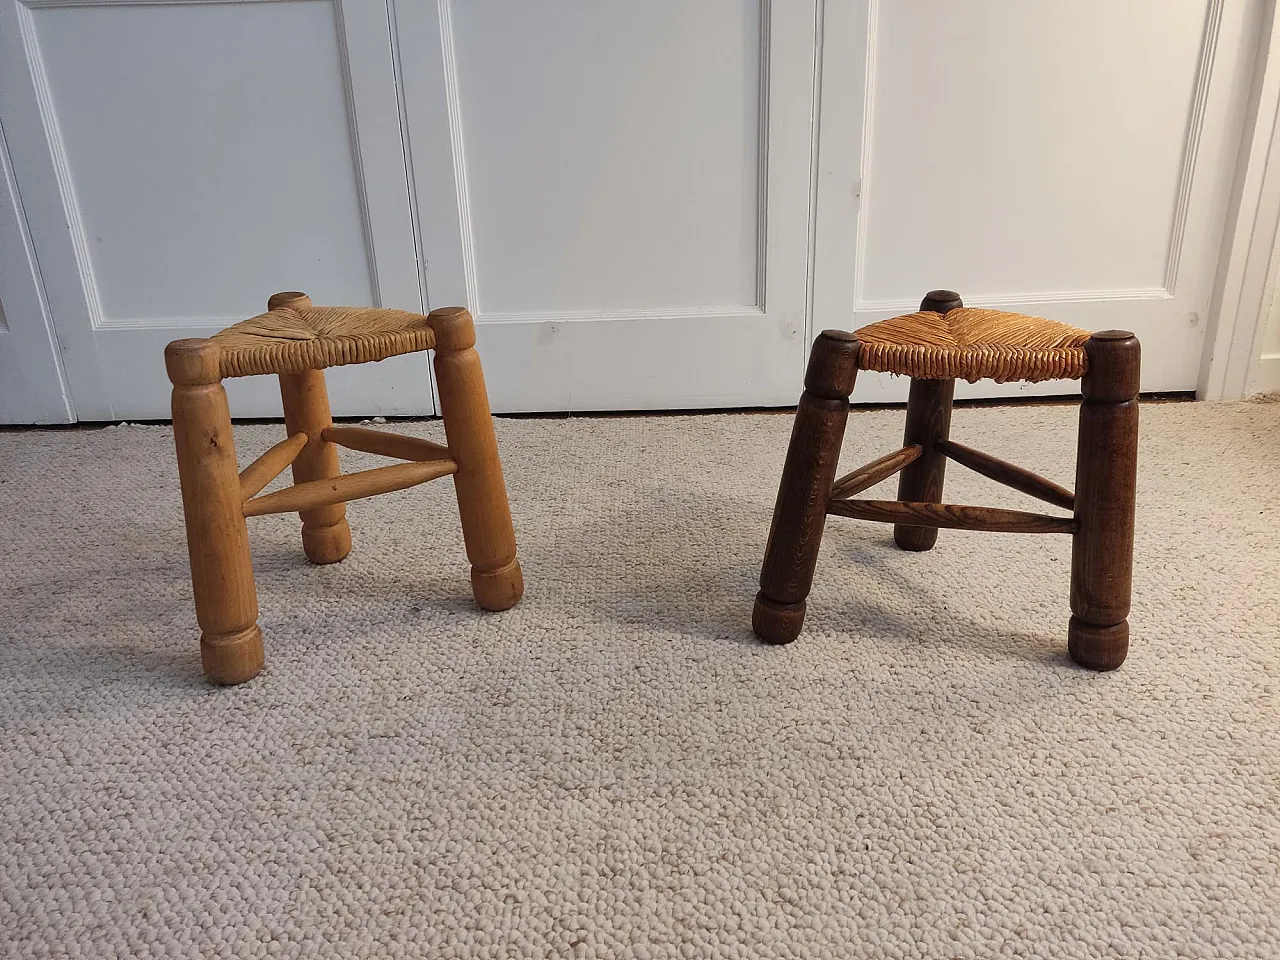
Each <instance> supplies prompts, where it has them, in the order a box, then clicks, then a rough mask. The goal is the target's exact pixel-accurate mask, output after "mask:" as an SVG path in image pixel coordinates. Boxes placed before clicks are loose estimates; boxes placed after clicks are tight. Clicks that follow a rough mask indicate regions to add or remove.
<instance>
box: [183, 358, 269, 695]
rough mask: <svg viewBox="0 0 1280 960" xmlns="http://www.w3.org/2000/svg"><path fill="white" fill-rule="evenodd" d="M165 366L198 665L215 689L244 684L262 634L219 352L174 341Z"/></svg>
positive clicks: (257, 660)
mask: <svg viewBox="0 0 1280 960" xmlns="http://www.w3.org/2000/svg"><path fill="white" fill-rule="evenodd" d="M165 361H166V365H167V366H168V368H169V377H170V379H171V380H172V381H173V385H174V386H173V437H174V444H175V446H176V448H177V455H178V478H179V481H180V482H181V484H182V510H183V515H184V517H185V519H186V526H187V552H188V554H189V556H190V558H191V586H192V592H193V593H194V595H195V605H196V620H197V621H198V622H199V624H200V628H201V631H202V633H201V636H200V659H201V661H202V663H203V665H204V672H205V675H206V676H208V678H209V679H210V680H212V681H213V682H214V683H220V684H235V683H244V681H246V680H250V679H252V678H253V677H255V676H257V675H258V672H259V671H260V670H261V669H262V664H263V650H262V630H261V629H260V628H259V627H258V593H257V589H256V587H255V586H254V582H253V561H252V559H251V558H250V555H249V532H248V529H247V528H246V526H245V519H244V513H243V510H242V508H241V500H240V474H239V469H238V467H237V464H236V450H235V440H234V438H233V436H232V432H231V411H230V410H229V409H228V407H227V394H226V391H225V390H223V388H222V383H221V381H220V379H219V378H218V351H217V347H216V346H214V345H212V344H210V342H209V341H207V340H178V341H175V342H174V343H171V344H169V347H168V348H167V349H166V350H165Z"/></svg>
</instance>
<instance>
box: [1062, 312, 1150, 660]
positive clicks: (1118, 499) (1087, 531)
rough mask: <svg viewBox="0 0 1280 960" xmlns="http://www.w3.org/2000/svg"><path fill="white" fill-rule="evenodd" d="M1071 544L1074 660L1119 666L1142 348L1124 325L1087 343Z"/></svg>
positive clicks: (1128, 579) (1128, 587) (1125, 630)
mask: <svg viewBox="0 0 1280 960" xmlns="http://www.w3.org/2000/svg"><path fill="white" fill-rule="evenodd" d="M1085 350H1086V351H1087V352H1088V354H1089V369H1088V372H1087V373H1086V374H1085V376H1084V379H1083V381H1082V382H1081V392H1082V393H1083V394H1084V400H1083V402H1082V403H1081V404H1080V439H1079V447H1078V453H1077V459H1076V510H1075V516H1076V533H1075V536H1074V537H1073V539H1072V549H1071V612H1072V614H1073V616H1072V617H1071V623H1070V626H1069V628H1068V632H1067V635H1068V642H1069V649H1070V652H1071V659H1073V660H1074V661H1075V662H1076V663H1078V664H1080V665H1081V666H1082V667H1088V668H1090V669H1092V670H1114V669H1115V668H1116V667H1118V666H1120V664H1122V663H1124V659H1125V657H1126V656H1127V655H1128V653H1129V620H1128V617H1129V605H1130V597H1131V594H1132V588H1133V528H1134V504H1135V500H1136V496H1137V483H1138V389H1139V382H1140V370H1141V356H1142V351H1141V347H1140V346H1139V344H1138V340H1137V338H1136V337H1134V335H1133V334H1131V333H1129V332H1127V331H1124V330H1104V331H1102V332H1100V333H1095V334H1094V335H1093V336H1092V337H1090V338H1089V340H1088V342H1087V343H1086V344H1085Z"/></svg>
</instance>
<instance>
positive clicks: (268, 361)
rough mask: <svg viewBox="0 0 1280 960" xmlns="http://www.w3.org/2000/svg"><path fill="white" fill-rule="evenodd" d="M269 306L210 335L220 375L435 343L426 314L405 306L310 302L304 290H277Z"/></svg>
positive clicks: (327, 363)
mask: <svg viewBox="0 0 1280 960" xmlns="http://www.w3.org/2000/svg"><path fill="white" fill-rule="evenodd" d="M267 306H268V308H269V309H268V311H267V312H266V313H260V314H258V316H256V317H250V318H249V319H248V320H242V321H241V322H240V323H237V324H235V325H234V326H230V327H227V328H226V329H225V330H222V331H220V332H219V333H215V334H214V335H213V337H211V338H210V339H212V341H213V342H214V343H215V344H217V346H218V348H219V351H220V356H219V367H220V369H221V373H222V376H223V377H252V376H260V375H264V374H273V373H285V374H289V373H302V372H303V371H306V370H322V369H324V368H325V367H340V366H343V365H344V364H350V363H371V362H373V361H375V360H385V359H387V358H388V357H396V356H399V355H400V354H402V353H417V352H419V351H422V350H430V349H431V348H432V347H434V346H435V334H434V333H433V332H432V330H431V327H430V326H428V325H427V318H426V317H424V316H422V314H418V313H410V312H408V311H406V310H384V309H381V308H377V307H314V306H311V304H310V301H309V300H307V299H306V297H305V296H304V295H302V294H276V295H275V296H274V297H272V298H271V301H270V302H269V303H268V304H267Z"/></svg>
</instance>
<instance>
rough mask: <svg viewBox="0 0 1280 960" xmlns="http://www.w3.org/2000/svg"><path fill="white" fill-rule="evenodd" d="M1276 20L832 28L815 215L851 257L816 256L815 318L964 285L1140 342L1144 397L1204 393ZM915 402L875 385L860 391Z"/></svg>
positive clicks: (1013, 12) (957, 18) (1023, 14)
mask: <svg viewBox="0 0 1280 960" xmlns="http://www.w3.org/2000/svg"><path fill="white" fill-rule="evenodd" d="M1259 11H1260V4H1258V3H1256V2H1252V0H1250V2H1247V3H1238V4H1227V3H1226V2H1225V0H1196V2H1183V3H1172V4H1171V3H1167V2H1164V0H1136V2H1130V3H1113V2H1110V0H1076V2H1072V3H1033V4H1028V3H1022V2H1019V0H972V2H966V3H963V4H946V3H938V2H936V0H893V2H885V0H870V3H869V4H868V5H867V8H866V9H865V10H864V11H863V14H862V22H855V21H854V19H853V18H852V17H847V16H844V15H841V16H837V17H833V18H829V25H830V26H831V27H832V29H837V28H842V29H843V31H844V33H843V35H840V34H836V35H835V36H834V37H832V36H829V43H828V45H827V49H826V57H825V62H826V63H827V65H828V68H829V69H828V71H827V72H828V77H827V79H828V81H830V87H828V86H826V85H824V99H823V110H824V122H823V123H824V126H823V130H824V134H823V145H824V159H823V163H822V166H823V168H824V169H827V168H831V169H832V170H835V171H838V173H837V174H833V175H832V176H831V177H830V178H829V180H828V182H827V183H826V184H825V186H824V187H823V188H820V193H819V206H820V210H821V209H822V207H823V205H824V203H825V204H827V205H828V206H829V207H830V208H831V210H835V211H839V212H840V213H841V214H842V215H843V217H844V223H843V224H840V223H835V222H831V223H828V224H827V226H826V228H825V230H824V228H823V225H822V224H821V223H820V225H819V229H820V240H819V244H820V245H821V244H822V242H823V240H822V239H821V237H823V236H826V237H828V238H834V241H833V242H834V246H835V248H836V249H837V250H839V254H838V255H836V256H834V257H833V256H832V255H830V253H829V252H828V253H827V254H825V255H824V254H820V255H819V263H820V264H828V266H826V267H820V270H819V274H818V276H817V278H816V283H817V286H818V288H819V292H818V303H819V304H820V308H819V310H818V313H819V317H818V323H819V325H832V324H831V323H830V318H831V316H832V314H833V313H834V310H833V309H831V307H832V306H836V307H838V306H840V304H841V300H840V297H839V296H838V293H839V292H840V291H841V290H842V289H843V290H847V291H848V293H849V295H850V298H849V299H847V300H844V301H843V302H844V303H845V304H850V300H851V307H852V310H851V312H852V314H853V317H852V319H853V323H854V325H855V326H856V325H861V324H865V323H869V322H873V321H876V320H879V319H883V318H885V317H888V316H892V315H894V314H897V313H902V312H906V311H910V310H914V309H915V308H916V307H917V305H918V304H919V301H920V298H921V296H922V294H923V293H924V292H925V291H927V290H928V289H930V288H936V287H950V288H953V289H956V290H958V291H959V292H960V293H961V294H962V295H963V296H964V298H965V302H966V303H967V304H969V305H972V306H993V307H1000V308H1002V309H1009V310H1015V311H1018V312H1023V313H1030V314H1039V315H1044V316H1049V317H1053V318H1055V319H1060V320H1064V321H1066V322H1069V323H1074V324H1076V325H1079V326H1082V327H1085V328H1088V329H1102V328H1108V327H1120V328H1127V329H1132V330H1134V331H1135V332H1136V333H1137V334H1138V335H1139V337H1140V338H1141V339H1142V341H1143V347H1144V376H1143V388H1144V389H1146V390H1193V389H1195V387H1196V382H1197V376H1198V370H1199V364H1200V359H1201V353H1202V350H1203V344H1204V332H1205V328H1206V325H1207V317H1208V313H1209V310H1210V302H1211V299H1212V296H1213V285H1214V280H1215V276H1216V270H1217V263H1218V255H1219V249H1220V245H1221V241H1222V235H1223V227H1224V223H1225V220H1226V214H1227V210H1228V204H1229V200H1230V192H1231V186H1232V181H1233V177H1234V174H1235V162H1236V155H1237V151H1238V148H1239V143H1240V133H1241V129H1242V123H1243V120H1244V110H1245V105H1246V103H1247V99H1248V92H1249V85H1250V83H1251V82H1252V78H1253V53H1254V49H1255V45H1256V39H1257V28H1258V14H1259ZM841 44H845V45H846V47H853V48H856V49H858V50H859V51H860V52H861V53H860V55H859V56H858V58H857V59H858V62H859V63H861V64H863V68H862V69H861V70H860V71H859V70H857V69H856V68H854V67H850V66H848V65H847V64H845V63H841V62H837V61H836V60H835V59H834V57H835V56H836V55H837V54H838V52H839V50H840V49H841ZM828 110H831V111H833V112H835V111H840V112H842V114H843V115H840V116H834V115H832V114H829V113H828ZM855 118H856V119H855ZM828 120H830V121H831V123H830V132H831V134H832V135H831V137H830V138H828V136H827V132H828ZM851 188H852V189H851ZM831 210H828V211H827V212H826V213H827V216H828V217H830V213H831ZM841 261H843V267H841V266H838V265H836V264H840V263H841ZM841 270H843V273H841ZM833 291H835V293H833ZM846 309H847V308H846ZM839 325H840V326H846V325H847V324H846V323H844V322H841V323H840V324H839ZM1076 389H1077V387H1076V385H1074V384H1072V383H1070V382H1058V383H1051V384H1039V385H1027V384H1020V385H1005V386H999V385H995V384H991V383H981V384H977V385H974V386H969V385H964V386H961V387H960V388H959V390H958V395H959V396H1009V395H1025V394H1038V393H1055V392H1074V391H1075V390H1076ZM905 393H906V385H905V383H900V382H895V381H893V380H892V379H890V378H887V377H878V376H871V375H868V376H866V377H864V378H863V379H862V381H861V383H860V389H859V395H860V396H861V397H862V398H863V399H902V398H904V397H905Z"/></svg>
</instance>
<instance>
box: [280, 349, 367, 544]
mask: <svg viewBox="0 0 1280 960" xmlns="http://www.w3.org/2000/svg"><path fill="white" fill-rule="evenodd" d="M280 397H281V399H282V400H283V401H284V429H285V433H286V434H287V435H289V436H292V435H293V434H295V433H305V434H306V435H307V438H308V439H307V445H306V446H305V447H303V448H302V452H301V453H300V454H298V459H296V460H294V461H293V482H294V483H306V482H308V481H310V480H331V479H333V478H334V477H336V476H339V475H340V474H341V473H342V466H341V465H340V464H339V463H338V448H337V446H335V445H334V444H332V443H329V442H327V441H325V440H322V439H321V437H320V434H321V432H322V431H323V430H324V429H325V428H326V427H329V426H332V425H333V418H332V416H331V415H330V413H329V392H328V391H327V390H326V389H325V384H324V371H323V370H306V371H303V372H302V373H282V374H280ZM298 516H299V518H301V520H302V549H303V551H304V552H305V553H306V555H307V559H308V560H310V561H311V562H312V563H337V562H338V561H339V560H342V559H343V558H345V557H346V555H347V554H349V553H350V552H351V527H350V525H349V524H348V523H347V505H346V504H345V503H335V504H331V505H330V506H327V507H317V508H316V509H314V510H303V511H300V512H299V513H298Z"/></svg>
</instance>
